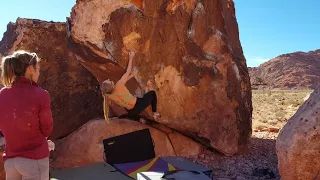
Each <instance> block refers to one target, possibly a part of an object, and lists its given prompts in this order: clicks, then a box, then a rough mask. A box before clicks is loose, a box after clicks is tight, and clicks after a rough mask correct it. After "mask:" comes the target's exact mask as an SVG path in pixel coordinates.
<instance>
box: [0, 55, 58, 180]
mask: <svg viewBox="0 0 320 180" xmlns="http://www.w3.org/2000/svg"><path fill="white" fill-rule="evenodd" d="M39 61H40V60H39V58H38V56H37V55H36V54H35V53H29V52H26V51H17V52H15V53H13V55H11V56H7V57H4V58H3V59H2V63H1V70H2V83H3V85H4V86H5V87H4V88H2V89H1V90H0V117H1V118H0V129H1V131H2V133H3V135H4V137H5V140H6V147H5V152H4V153H3V158H4V161H5V163H4V168H5V171H6V178H7V180H21V179H23V180H31V179H32V180H49V148H48V142H47V137H48V136H50V135H51V133H52V130H53V122H52V114H51V109H50V103H51V102H50V101H51V100H50V96H49V94H48V93H47V92H46V91H45V90H43V89H41V88H40V87H39V86H38V85H37V81H38V78H39V75H40V64H39Z"/></svg>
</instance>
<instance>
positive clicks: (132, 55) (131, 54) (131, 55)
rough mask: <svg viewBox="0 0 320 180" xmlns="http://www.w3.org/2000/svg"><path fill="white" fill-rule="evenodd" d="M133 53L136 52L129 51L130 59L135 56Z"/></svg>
mask: <svg viewBox="0 0 320 180" xmlns="http://www.w3.org/2000/svg"><path fill="white" fill-rule="evenodd" d="M135 54H136V53H135V52H133V51H130V52H129V58H130V59H132V58H133V57H134V56H135Z"/></svg>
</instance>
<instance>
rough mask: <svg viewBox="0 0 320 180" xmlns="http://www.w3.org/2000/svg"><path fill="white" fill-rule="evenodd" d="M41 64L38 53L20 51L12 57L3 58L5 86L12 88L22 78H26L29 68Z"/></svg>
mask: <svg viewBox="0 0 320 180" xmlns="http://www.w3.org/2000/svg"><path fill="white" fill-rule="evenodd" d="M39 62H40V59H39V58H38V56H37V54H36V53H30V52H27V51H23V50H19V51H16V52H14V53H13V54H12V55H11V56H6V57H4V58H2V62H1V71H2V72H1V81H2V83H3V85H4V86H6V87H11V86H12V84H13V83H14V82H15V81H16V80H18V79H19V78H20V77H21V76H24V75H25V73H26V71H27V68H28V67H29V66H31V65H32V66H36V64H37V63H39Z"/></svg>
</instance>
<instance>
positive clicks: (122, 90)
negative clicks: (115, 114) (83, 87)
mask: <svg viewBox="0 0 320 180" xmlns="http://www.w3.org/2000/svg"><path fill="white" fill-rule="evenodd" d="M134 56H135V53H134V52H129V63H128V67H127V71H126V73H125V74H123V75H122V77H121V79H120V80H119V81H118V82H117V83H116V84H114V82H113V81H111V80H109V79H108V80H105V81H104V82H103V83H102V84H101V91H102V94H103V97H104V116H105V119H106V121H107V122H108V123H109V118H108V110H109V101H111V102H115V103H116V104H118V105H119V106H122V107H124V108H125V109H126V110H127V112H128V118H130V119H134V120H136V121H139V120H140V122H142V123H146V121H145V120H143V119H141V117H140V116H139V114H140V113H141V112H143V111H144V110H145V109H146V108H147V107H148V106H149V105H151V107H152V112H153V118H154V120H157V119H158V118H159V117H160V114H159V113H157V95H156V92H155V91H149V92H147V93H146V94H144V96H143V97H142V98H138V97H135V96H133V95H132V94H131V93H130V92H129V90H128V88H127V87H126V82H127V81H128V80H130V79H131V78H133V77H135V75H136V73H137V71H133V72H132V71H131V70H132V61H133V57H134Z"/></svg>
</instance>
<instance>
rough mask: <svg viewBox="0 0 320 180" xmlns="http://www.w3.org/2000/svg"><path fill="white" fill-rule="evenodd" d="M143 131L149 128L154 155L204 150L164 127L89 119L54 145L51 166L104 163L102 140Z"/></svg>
mask: <svg viewBox="0 0 320 180" xmlns="http://www.w3.org/2000/svg"><path fill="white" fill-rule="evenodd" d="M145 128H149V129H150V132H151V136H152V138H153V140H154V143H155V152H156V155H157V156H198V155H199V154H200V153H201V152H202V150H203V147H202V146H201V145H200V144H198V143H196V142H194V141H192V140H191V139H190V138H187V137H184V136H182V135H181V134H179V133H177V132H175V131H172V130H170V129H168V128H165V127H162V128H161V127H150V126H147V125H145V124H141V123H139V122H135V121H131V120H126V119H117V118H113V119H111V121H110V124H107V123H106V122H105V120H92V121H89V122H88V123H87V124H85V125H84V126H82V127H81V128H80V129H79V130H77V131H75V132H74V133H73V134H71V135H69V136H68V137H66V138H64V139H62V140H60V141H58V142H56V147H57V149H56V151H55V152H54V154H53V156H52V157H53V162H52V163H51V167H52V168H53V169H65V168H72V167H76V166H81V165H87V164H92V163H97V162H104V159H103V155H104V147H103V142H102V141H103V140H104V139H107V138H110V137H114V136H118V135H122V134H126V133H130V132H133V131H138V130H142V129H145ZM88 142H90V143H88Z"/></svg>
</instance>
